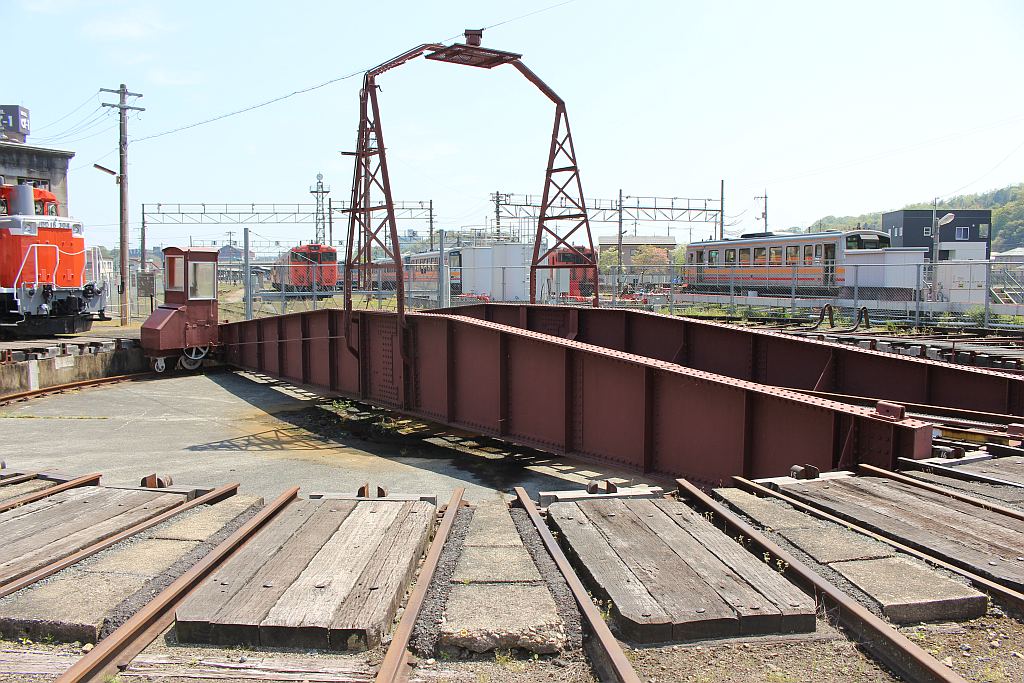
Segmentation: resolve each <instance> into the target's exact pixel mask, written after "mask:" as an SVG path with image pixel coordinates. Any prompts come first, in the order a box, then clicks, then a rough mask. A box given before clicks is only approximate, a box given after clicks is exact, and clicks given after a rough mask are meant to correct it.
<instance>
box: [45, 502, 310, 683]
mask: <svg viewBox="0 0 1024 683" xmlns="http://www.w3.org/2000/svg"><path fill="white" fill-rule="evenodd" d="M298 494H299V487H298V486H294V487H292V488H290V489H288V490H287V491H285V492H284V493H282V494H281V495H280V496H278V498H277V499H276V500H274V501H273V502H272V503H271V504H270V505H268V506H266V507H265V508H263V509H262V510H260V511H259V512H258V513H256V515H255V516H254V517H252V518H251V519H250V520H249V521H248V522H246V523H245V524H243V525H242V526H240V527H239V528H238V529H237V530H236V531H235V533H233V534H231V536H229V537H228V538H226V539H225V540H224V541H223V542H221V544H220V545H218V546H217V547H216V548H214V549H213V550H211V551H210V552H209V553H208V554H207V555H206V556H205V557H204V558H203V559H201V560H200V561H199V562H198V563H196V564H195V565H193V567H192V568H191V569H189V570H188V571H187V572H185V573H184V574H182V575H181V576H179V577H178V578H177V579H175V581H174V582H173V583H171V585H170V586H168V587H167V588H165V589H164V590H163V591H161V592H160V593H159V594H158V595H157V596H156V597H155V598H154V599H153V600H152V601H150V602H149V603H147V604H146V606H145V607H143V608H142V609H141V610H139V611H138V612H136V613H135V614H134V615H133V616H132V617H131V618H130V619H128V621H126V622H125V623H124V624H122V625H121V626H120V627H118V628H117V630H115V631H114V632H113V633H111V634H110V635H109V636H107V637H106V638H104V639H103V640H101V641H100V642H99V643H98V644H97V645H96V647H94V648H93V649H92V650H90V651H89V653H88V654H86V655H85V656H84V657H82V658H81V659H79V660H78V661H77V662H75V663H74V664H73V665H72V666H71V667H70V668H69V669H67V670H66V671H65V672H64V673H63V674H61V675H60V676H59V677H58V678H57V681H56V683H85V682H86V681H88V682H90V683H101V682H104V683H105V682H106V681H110V680H112V679H113V677H114V676H115V675H116V674H117V672H118V671H119V669H121V668H122V667H123V666H127V665H128V663H130V662H131V660H132V659H133V658H134V657H135V656H136V655H138V654H139V653H140V652H142V651H143V650H144V649H145V648H146V647H147V646H148V645H149V644H150V643H152V642H153V641H154V640H155V639H156V637H157V636H159V635H160V634H161V633H163V632H164V631H165V630H166V629H167V628H168V627H169V626H170V625H171V623H172V622H173V621H174V610H175V608H176V607H177V606H178V605H179V604H181V602H182V601H183V600H184V599H185V598H186V597H187V596H188V595H189V593H191V592H192V591H193V590H194V589H195V588H196V587H197V586H198V585H199V583H200V582H201V581H202V580H203V579H205V578H206V577H207V576H208V575H209V574H210V573H211V572H212V571H213V570H214V569H215V568H216V567H217V566H219V565H220V564H221V563H222V562H223V561H224V560H226V559H227V558H228V557H230V556H231V555H232V554H234V553H235V552H236V551H237V550H238V549H240V548H241V547H243V546H244V545H245V544H246V543H248V542H249V540H250V539H251V538H252V537H253V536H254V535H255V534H256V532H257V531H259V530H260V529H261V528H263V526H264V525H265V524H267V522H269V521H270V520H271V519H272V518H273V517H275V516H276V515H277V514H278V513H279V512H280V511H281V510H283V509H284V508H285V507H287V506H288V505H289V504H290V503H291V502H292V501H293V500H295V498H296V497H297V496H298Z"/></svg>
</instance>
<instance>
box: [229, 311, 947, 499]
mask: <svg viewBox="0 0 1024 683" xmlns="http://www.w3.org/2000/svg"><path fill="white" fill-rule="evenodd" d="M524 310H525V309H524ZM574 310H576V311H582V310H590V309H574ZM344 315H345V312H343V311H339V310H320V311H307V312H303V313H293V314H289V315H285V316H278V317H272V318H261V319H257V320H250V321H239V322H236V323H228V324H225V325H222V326H221V331H220V334H221V339H222V341H223V343H224V348H225V352H226V359H227V361H228V362H230V363H232V364H234V365H236V366H239V367H243V368H248V369H252V370H256V371H258V372H262V373H265V374H268V375H273V376H276V377H280V378H284V379H287V380H290V381H293V382H296V383H299V384H308V385H313V386H316V387H319V388H321V389H325V390H327V391H331V392H336V393H338V394H341V395H344V396H348V397H352V398H355V399H358V400H362V401H366V402H368V403H372V404H374V405H377V406H380V407H383V408H388V409H392V410H397V411H399V412H404V413H407V414H410V415H415V416H417V417H422V418H425V419H428V420H432V421H435V422H440V423H444V424H447V425H450V426H452V427H457V428H460V429H464V430H466V431H470V432H474V433H477V434H484V435H488V436H494V437H497V438H500V439H503V440H505V441H508V442H511V443H516V444H520V445H524V446H529V447H532V448H537V449H540V450H543V451H547V452H550V453H556V454H564V455H572V456H576V457H581V458H585V459H590V460H594V461H598V462H603V463H608V464H612V465H615V466H624V467H628V468H632V469H635V470H639V471H642V472H658V473H664V474H667V475H671V476H686V477H690V478H693V479H698V480H700V481H702V482H705V483H709V484H715V483H717V482H720V481H725V480H727V479H728V478H729V477H731V476H733V475H737V474H739V475H743V476H752V477H768V476H779V475H784V474H788V473H789V468H790V467H791V466H792V465H794V464H810V465H814V466H815V467H817V468H819V469H820V470H822V471H825V470H832V469H837V468H841V469H849V468H851V467H855V466H856V465H857V464H859V463H868V464H873V465H880V466H883V467H893V466H894V465H895V463H896V461H897V459H898V458H900V457H907V458H914V459H919V458H923V457H928V456H929V455H930V453H931V430H930V427H929V426H928V425H926V424H925V423H923V422H919V421H916V420H911V419H902V418H900V417H892V416H888V415H886V414H884V413H883V412H879V411H878V410H877V409H876V410H872V409H870V408H864V407H859V406H849V405H846V404H842V403H837V402H835V401H829V400H827V399H822V398H817V397H811V396H804V395H802V394H799V393H797V392H794V391H789V390H786V389H779V388H775V387H770V386H764V385H761V384H756V383H754V382H749V381H741V380H736V379H733V378H730V377H724V376H722V375H716V374H712V373H709V372H703V371H699V370H693V369H690V368H686V367H682V366H680V365H676V364H673V363H670V362H665V361H661V360H656V359H653V358H650V357H644V356H639V355H634V354H628V353H623V352H621V351H612V350H609V349H607V348H603V347H599V346H594V345H591V344H584V343H582V342H580V341H574V340H570V339H563V338H558V337H553V336H549V335H545V334H540V333H537V332H531V331H528V330H524V329H518V328H516V327H510V326H508V325H502V324H498V323H493V322H487V321H483V320H476V319H471V318H464V317H461V316H454V315H436V314H423V313H407V314H406V316H405V322H406V325H405V326H404V327H403V326H401V325H400V324H399V321H398V316H397V315H396V314H394V313H389V312H383V311H353V312H352V313H351V325H345V324H343V316H344ZM348 330H351V334H350V336H349V337H347V338H346V337H345V336H343V335H344V334H345V332H346V331H348Z"/></svg>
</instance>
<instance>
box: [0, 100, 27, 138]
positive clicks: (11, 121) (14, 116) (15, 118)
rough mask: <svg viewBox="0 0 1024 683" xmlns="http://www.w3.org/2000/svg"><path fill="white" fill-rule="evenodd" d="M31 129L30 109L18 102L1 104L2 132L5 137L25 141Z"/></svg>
mask: <svg viewBox="0 0 1024 683" xmlns="http://www.w3.org/2000/svg"><path fill="white" fill-rule="evenodd" d="M29 130H30V125H29V116H28V109H26V108H25V107H20V106H18V105H16V104H0V132H2V133H3V137H5V138H8V139H11V140H16V141H18V142H25V138H26V137H27V136H28V134H29Z"/></svg>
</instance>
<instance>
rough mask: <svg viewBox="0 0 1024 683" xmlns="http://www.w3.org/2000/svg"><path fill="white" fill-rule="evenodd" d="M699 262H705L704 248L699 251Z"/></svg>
mask: <svg viewBox="0 0 1024 683" xmlns="http://www.w3.org/2000/svg"><path fill="white" fill-rule="evenodd" d="M697 263H704V250H703V249H702V250H700V251H698V252H697Z"/></svg>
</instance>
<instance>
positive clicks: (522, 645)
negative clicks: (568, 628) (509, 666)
mask: <svg viewBox="0 0 1024 683" xmlns="http://www.w3.org/2000/svg"><path fill="white" fill-rule="evenodd" d="M438 644H439V645H440V646H442V647H444V646H448V647H460V648H465V649H467V650H470V651H472V652H487V651H488V650H496V649H498V650H505V649H513V648H518V649H523V650H528V651H530V652H537V653H540V654H549V653H555V652H559V651H561V649H562V648H563V647H564V646H565V627H564V625H563V624H562V620H561V619H560V618H559V617H558V610H557V609H556V608H555V601H554V599H552V597H551V594H550V593H549V592H548V589H547V587H546V586H545V585H543V584H470V585H468V586H462V585H455V586H453V587H452V592H451V594H450V595H449V597H448V606H447V609H446V613H445V622H444V624H442V626H441V636H440V638H439V641H438Z"/></svg>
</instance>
